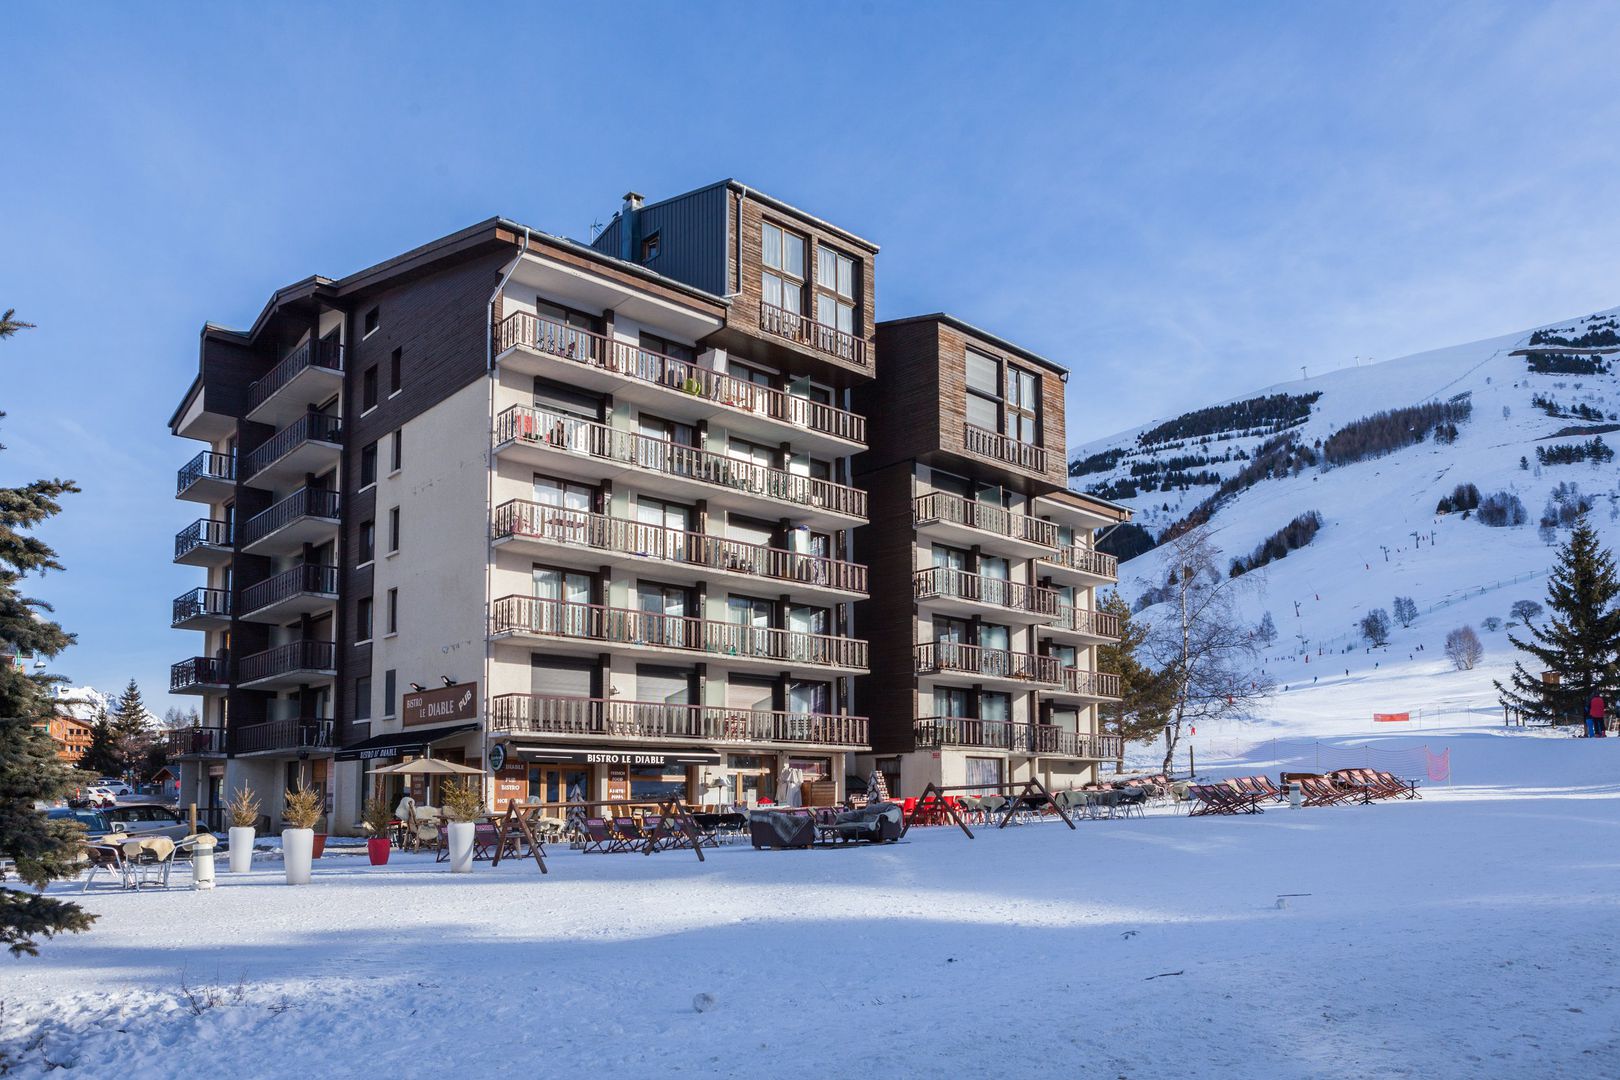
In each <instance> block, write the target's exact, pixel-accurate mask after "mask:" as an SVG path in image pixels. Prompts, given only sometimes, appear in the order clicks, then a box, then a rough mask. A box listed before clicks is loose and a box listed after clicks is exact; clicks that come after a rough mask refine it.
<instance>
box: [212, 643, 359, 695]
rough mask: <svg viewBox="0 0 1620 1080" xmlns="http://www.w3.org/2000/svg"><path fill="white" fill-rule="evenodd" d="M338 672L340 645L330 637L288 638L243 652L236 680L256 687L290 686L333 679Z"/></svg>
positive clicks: (263, 688) (279, 687)
mask: <svg viewBox="0 0 1620 1080" xmlns="http://www.w3.org/2000/svg"><path fill="white" fill-rule="evenodd" d="M336 674H337V646H336V645H335V644H333V643H332V642H330V641H304V640H300V641H289V642H287V643H286V644H285V645H277V646H276V647H275V648H272V649H266V650H264V652H258V653H254V654H253V655H252V656H244V657H242V659H241V661H240V662H239V663H238V664H237V671H236V677H237V681H238V682H239V683H240V684H241V685H242V686H244V687H247V688H251V689H254V690H278V689H289V688H291V687H294V686H307V685H309V684H311V683H319V682H327V681H330V680H331V679H332V678H333V677H334V676H335V675H336Z"/></svg>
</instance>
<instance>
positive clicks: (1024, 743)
mask: <svg viewBox="0 0 1620 1080" xmlns="http://www.w3.org/2000/svg"><path fill="white" fill-rule="evenodd" d="M912 731H913V732H914V734H915V736H916V740H917V747H918V749H921V750H930V749H937V748H939V747H942V746H959V747H967V748H970V749H985V750H1006V751H1008V752H1010V753H1015V754H1048V755H1051V756H1054V757H1076V758H1088V759H1091V760H1094V761H1108V760H1112V759H1114V758H1117V757H1119V755H1120V746H1119V736H1118V735H1093V734H1090V733H1089V732H1081V731H1069V730H1068V729H1066V728H1061V727H1058V726H1057V725H1055V724H1014V723H1010V722H1008V721H1005V720H975V719H972V718H971V717H960V716H924V717H919V718H918V719H916V720H914V721H913V722H912Z"/></svg>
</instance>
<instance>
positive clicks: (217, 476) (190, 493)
mask: <svg viewBox="0 0 1620 1080" xmlns="http://www.w3.org/2000/svg"><path fill="white" fill-rule="evenodd" d="M235 491H236V459H235V458H234V457H232V456H231V455H230V454H220V453H216V452H215V451H213V450H204V451H202V452H201V453H199V454H198V455H197V456H196V457H194V458H192V459H191V460H190V461H188V462H186V464H185V465H184V467H182V468H181V470H180V472H179V473H178V474H177V475H176V476H175V486H174V497H175V498H177V499H186V500H188V501H190V502H200V503H217V502H223V501H224V500H226V499H228V498H230V497H231V495H232V493H233V492H235Z"/></svg>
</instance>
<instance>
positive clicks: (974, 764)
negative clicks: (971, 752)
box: [963, 757, 1002, 788]
mask: <svg viewBox="0 0 1620 1080" xmlns="http://www.w3.org/2000/svg"><path fill="white" fill-rule="evenodd" d="M963 764H964V765H966V766H967V782H968V784H969V785H970V786H982V787H985V788H989V787H993V786H996V785H999V784H1000V783H1001V765H1002V762H1001V759H1000V758H993V757H970V758H968V759H967V760H966V761H965V762H963Z"/></svg>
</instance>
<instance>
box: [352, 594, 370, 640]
mask: <svg viewBox="0 0 1620 1080" xmlns="http://www.w3.org/2000/svg"><path fill="white" fill-rule="evenodd" d="M354 640H355V641H356V642H362V641H370V640H371V597H369V596H362V597H361V598H360V605H359V610H358V611H357V612H356V614H355V617H354Z"/></svg>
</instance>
